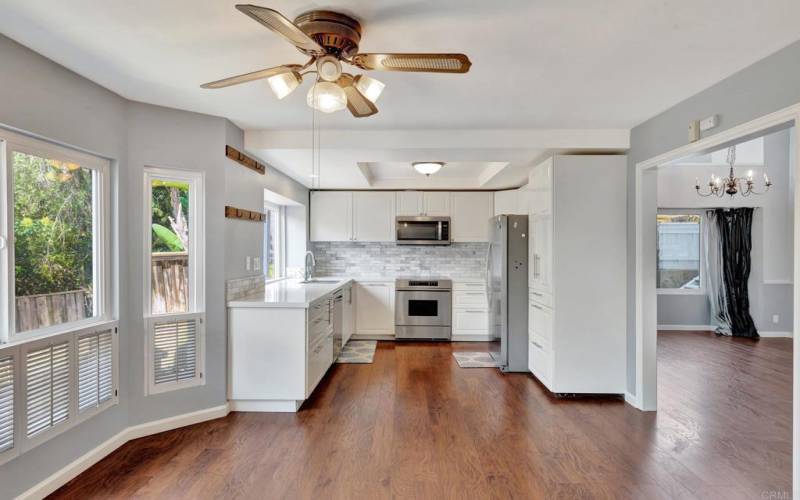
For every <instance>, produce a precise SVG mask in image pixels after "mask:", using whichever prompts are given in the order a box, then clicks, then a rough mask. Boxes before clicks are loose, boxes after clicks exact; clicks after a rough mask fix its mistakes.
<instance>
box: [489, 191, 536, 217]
mask: <svg viewBox="0 0 800 500" xmlns="http://www.w3.org/2000/svg"><path fill="white" fill-rule="evenodd" d="M522 194H523V193H522V191H521V190H519V189H510V190H507V191H497V192H495V193H494V215H503V214H505V215H528V211H527V209H526V210H524V211H523V210H522V206H523V205H524V206H527V203H524V204H523V203H520V196H521V195H522ZM525 194H527V193H525Z"/></svg>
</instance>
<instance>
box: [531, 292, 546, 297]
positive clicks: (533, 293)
mask: <svg viewBox="0 0 800 500" xmlns="http://www.w3.org/2000/svg"><path fill="white" fill-rule="evenodd" d="M531 295H536V296H537V297H544V295H542V294H541V293H537V292H531Z"/></svg>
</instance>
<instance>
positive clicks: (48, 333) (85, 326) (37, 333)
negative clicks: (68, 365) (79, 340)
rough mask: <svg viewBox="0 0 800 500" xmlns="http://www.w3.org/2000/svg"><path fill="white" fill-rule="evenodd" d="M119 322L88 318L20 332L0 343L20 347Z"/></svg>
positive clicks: (115, 324) (3, 347) (107, 326)
mask: <svg viewBox="0 0 800 500" xmlns="http://www.w3.org/2000/svg"><path fill="white" fill-rule="evenodd" d="M117 324H118V322H117V320H115V319H88V320H84V321H75V322H73V323H69V324H68V325H56V326H52V327H47V328H43V329H40V330H33V331H30V332H25V333H20V334H16V335H14V336H12V337H11V338H10V339H9V341H8V342H6V343H0V349H6V348H12V347H19V346H21V345H25V344H28V343H31V342H38V341H40V340H42V339H48V338H51V337H60V336H62V335H69V334H73V333H76V332H83V331H84V330H101V329H104V328H113V327H116V326H117Z"/></svg>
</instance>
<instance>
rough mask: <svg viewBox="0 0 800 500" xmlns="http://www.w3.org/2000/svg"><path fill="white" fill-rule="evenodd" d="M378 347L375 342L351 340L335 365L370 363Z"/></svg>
mask: <svg viewBox="0 0 800 500" xmlns="http://www.w3.org/2000/svg"><path fill="white" fill-rule="evenodd" d="M376 347H378V342H377V341H376V340H351V341H350V342H348V343H347V344H346V345H345V346H344V348H342V352H341V353H339V357H338V358H337V359H336V362H337V363H365V364H369V363H372V359H373V358H374V357H375V348H376Z"/></svg>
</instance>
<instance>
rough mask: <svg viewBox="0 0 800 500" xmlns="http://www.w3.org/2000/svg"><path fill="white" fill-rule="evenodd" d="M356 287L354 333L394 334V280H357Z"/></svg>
mask: <svg viewBox="0 0 800 500" xmlns="http://www.w3.org/2000/svg"><path fill="white" fill-rule="evenodd" d="M355 289H356V294H355V297H356V303H357V305H358V306H357V307H356V334H357V335H358V336H359V337H371V336H378V337H385V336H394V281H385V282H370V281H359V282H358V283H356V285H355Z"/></svg>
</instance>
